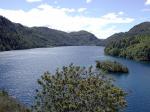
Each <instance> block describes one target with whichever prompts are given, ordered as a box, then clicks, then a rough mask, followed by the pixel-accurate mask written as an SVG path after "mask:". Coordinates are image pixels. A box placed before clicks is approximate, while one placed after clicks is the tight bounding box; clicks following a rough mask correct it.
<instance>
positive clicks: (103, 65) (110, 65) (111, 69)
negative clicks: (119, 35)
mask: <svg viewBox="0 0 150 112" xmlns="http://www.w3.org/2000/svg"><path fill="white" fill-rule="evenodd" d="M96 68H98V69H100V70H102V71H105V72H108V73H128V72H129V70H128V68H127V67H125V66H123V65H122V64H120V63H118V62H116V61H108V60H107V61H96Z"/></svg>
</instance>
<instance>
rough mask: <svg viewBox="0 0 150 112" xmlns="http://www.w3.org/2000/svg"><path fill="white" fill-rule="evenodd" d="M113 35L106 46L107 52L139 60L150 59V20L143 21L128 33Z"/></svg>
mask: <svg viewBox="0 0 150 112" xmlns="http://www.w3.org/2000/svg"><path fill="white" fill-rule="evenodd" d="M112 37H113V38H112ZM112 37H109V38H108V39H110V40H111V41H109V42H108V44H107V46H106V48H105V53H106V54H108V55H112V56H119V57H125V58H129V59H134V60H138V61H150V22H144V23H141V24H139V25H136V26H134V27H133V28H131V29H130V30H129V31H128V32H126V33H121V35H120V34H115V35H114V36H112ZM112 40H115V41H112Z"/></svg>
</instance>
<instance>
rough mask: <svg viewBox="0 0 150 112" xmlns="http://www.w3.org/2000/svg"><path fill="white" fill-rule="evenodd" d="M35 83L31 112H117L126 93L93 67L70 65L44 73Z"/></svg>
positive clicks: (123, 102)
mask: <svg viewBox="0 0 150 112" xmlns="http://www.w3.org/2000/svg"><path fill="white" fill-rule="evenodd" d="M38 83H39V85H40V89H38V90H37V95H36V97H35V99H36V101H35V105H34V106H33V112H117V111H120V110H121V109H123V108H124V107H125V106H126V101H125V96H126V93H125V92H124V91H123V90H122V89H120V88H118V87H116V86H114V85H113V84H112V80H111V79H108V78H107V77H104V76H103V75H101V73H99V72H98V71H96V70H95V69H93V68H92V67H89V68H88V69H86V68H84V67H80V66H74V65H73V64H71V65H70V66H68V67H63V68H62V70H57V71H56V73H55V74H51V73H48V72H46V73H45V74H44V75H43V76H41V79H39V80H38Z"/></svg>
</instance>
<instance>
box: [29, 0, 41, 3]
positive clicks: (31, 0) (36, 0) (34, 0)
mask: <svg viewBox="0 0 150 112" xmlns="http://www.w3.org/2000/svg"><path fill="white" fill-rule="evenodd" d="M26 1H27V2H30V3H32V2H41V1H42V0H26Z"/></svg>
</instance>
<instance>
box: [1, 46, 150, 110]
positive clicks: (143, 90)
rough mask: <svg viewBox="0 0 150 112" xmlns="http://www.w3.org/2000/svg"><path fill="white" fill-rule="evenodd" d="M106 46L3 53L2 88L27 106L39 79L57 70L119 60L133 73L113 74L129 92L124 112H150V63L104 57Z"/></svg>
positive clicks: (118, 82) (31, 99)
mask: <svg viewBox="0 0 150 112" xmlns="http://www.w3.org/2000/svg"><path fill="white" fill-rule="evenodd" d="M103 50H104V47H96V46H91V47H90V46H72V47H55V48H39V49H29V50H16V51H6V52H0V88H1V89H3V88H4V89H6V90H7V91H9V93H10V95H12V96H13V97H16V98H18V99H19V100H20V101H21V102H23V103H24V104H27V105H31V104H32V103H33V99H34V94H35V89H36V88H37V87H38V86H37V82H36V81H37V79H39V78H40V76H41V75H42V74H43V73H44V72H46V71H49V72H54V71H55V70H56V68H57V67H62V66H64V65H69V64H70V63H71V62H73V63H74V64H75V65H81V66H90V65H95V61H96V60H106V59H111V60H116V61H118V62H120V63H122V64H124V65H126V66H127V67H128V68H129V71H130V73H129V74H128V75H126V74H122V75H120V74H117V75H111V76H112V77H113V78H114V79H115V80H116V82H115V84H116V85H117V86H119V87H122V88H124V90H126V91H127V92H128V96H127V102H128V107H127V108H126V109H125V112H150V108H149V107H150V86H149V85H150V63H149V64H148V63H140V62H136V61H132V60H127V59H122V58H114V57H110V56H105V55H104V51H103Z"/></svg>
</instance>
